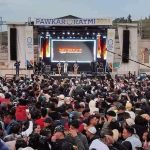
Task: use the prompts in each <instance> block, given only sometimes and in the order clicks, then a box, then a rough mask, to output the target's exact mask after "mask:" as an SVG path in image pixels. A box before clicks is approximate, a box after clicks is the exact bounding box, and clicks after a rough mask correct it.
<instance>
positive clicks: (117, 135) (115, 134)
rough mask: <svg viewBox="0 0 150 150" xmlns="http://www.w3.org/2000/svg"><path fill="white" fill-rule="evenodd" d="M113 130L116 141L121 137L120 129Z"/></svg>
mask: <svg viewBox="0 0 150 150" xmlns="http://www.w3.org/2000/svg"><path fill="white" fill-rule="evenodd" d="M112 132H113V139H114V140H115V141H118V138H119V131H118V130H117V129H113V130H112Z"/></svg>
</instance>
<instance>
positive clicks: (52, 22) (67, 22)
mask: <svg viewBox="0 0 150 150" xmlns="http://www.w3.org/2000/svg"><path fill="white" fill-rule="evenodd" d="M34 25H37V26H47V25H49V26H91V25H112V19H110V18H85V19H58V18H56V19H51V18H35V19H34Z"/></svg>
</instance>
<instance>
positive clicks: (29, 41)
mask: <svg viewBox="0 0 150 150" xmlns="http://www.w3.org/2000/svg"><path fill="white" fill-rule="evenodd" d="M25 51H26V67H27V69H32V68H33V65H34V49H33V27H32V26H26V27H25Z"/></svg>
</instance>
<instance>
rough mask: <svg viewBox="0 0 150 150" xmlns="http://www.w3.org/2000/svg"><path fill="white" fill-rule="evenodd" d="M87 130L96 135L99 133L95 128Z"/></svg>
mask: <svg viewBox="0 0 150 150" xmlns="http://www.w3.org/2000/svg"><path fill="white" fill-rule="evenodd" d="M87 130H88V131H89V132H90V133H92V134H95V133H96V132H97V131H96V128H95V127H89V128H88V129H87Z"/></svg>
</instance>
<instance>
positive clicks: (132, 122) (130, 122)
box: [126, 118, 135, 126]
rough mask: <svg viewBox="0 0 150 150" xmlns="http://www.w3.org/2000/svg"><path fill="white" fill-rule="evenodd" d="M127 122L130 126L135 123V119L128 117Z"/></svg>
mask: <svg viewBox="0 0 150 150" xmlns="http://www.w3.org/2000/svg"><path fill="white" fill-rule="evenodd" d="M126 123H127V124H128V126H132V125H134V124H135V122H134V120H133V119H132V118H128V119H126Z"/></svg>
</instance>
